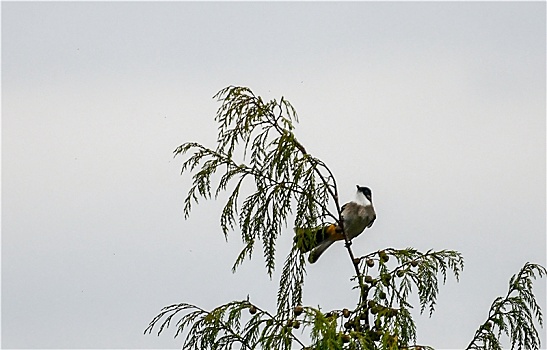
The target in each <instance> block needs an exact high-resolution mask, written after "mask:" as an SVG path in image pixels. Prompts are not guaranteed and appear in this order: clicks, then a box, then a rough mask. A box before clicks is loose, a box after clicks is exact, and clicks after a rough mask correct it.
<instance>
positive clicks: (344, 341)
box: [342, 334, 351, 343]
mask: <svg viewBox="0 0 547 350" xmlns="http://www.w3.org/2000/svg"><path fill="white" fill-rule="evenodd" d="M350 340H351V339H350V337H349V334H344V335H342V342H343V343H349V341H350Z"/></svg>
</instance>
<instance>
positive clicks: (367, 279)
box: [365, 275, 374, 283]
mask: <svg viewBox="0 0 547 350" xmlns="http://www.w3.org/2000/svg"><path fill="white" fill-rule="evenodd" d="M373 280H374V279H373V278H372V276H370V275H367V276H365V282H367V283H372V281H373Z"/></svg>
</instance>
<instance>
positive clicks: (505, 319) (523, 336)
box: [466, 263, 547, 350]
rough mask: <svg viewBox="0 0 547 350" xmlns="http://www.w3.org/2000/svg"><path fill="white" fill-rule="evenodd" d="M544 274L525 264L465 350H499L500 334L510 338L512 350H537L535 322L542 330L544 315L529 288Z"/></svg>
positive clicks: (544, 270)
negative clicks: (515, 349)
mask: <svg viewBox="0 0 547 350" xmlns="http://www.w3.org/2000/svg"><path fill="white" fill-rule="evenodd" d="M545 274H547V270H546V269H545V268H544V267H543V266H540V265H537V264H531V263H526V264H525V265H524V266H523V268H522V269H521V270H520V271H519V273H518V274H516V275H513V277H511V280H510V281H509V290H508V291H507V294H506V295H505V297H498V298H496V299H495V300H494V302H493V303H492V305H491V307H490V311H489V312H488V318H487V319H486V321H485V322H484V323H483V324H482V325H481V326H480V327H479V329H478V330H477V331H476V332H475V336H474V337H473V339H472V340H471V342H470V343H469V345H467V348H466V349H469V350H471V349H475V350H489V349H493V350H501V349H502V348H503V347H502V345H501V341H500V336H501V334H502V333H503V334H505V335H506V336H508V337H509V339H510V341H511V349H514V348H518V349H522V348H524V349H539V346H540V337H539V333H538V331H537V329H536V327H535V323H534V321H537V322H538V323H539V325H540V326H543V314H542V312H541V308H540V306H539V304H538V302H537V300H536V298H535V296H534V293H533V290H532V288H533V281H534V280H535V279H536V278H537V277H538V276H539V277H542V276H543V275H545ZM496 330H497V332H496Z"/></svg>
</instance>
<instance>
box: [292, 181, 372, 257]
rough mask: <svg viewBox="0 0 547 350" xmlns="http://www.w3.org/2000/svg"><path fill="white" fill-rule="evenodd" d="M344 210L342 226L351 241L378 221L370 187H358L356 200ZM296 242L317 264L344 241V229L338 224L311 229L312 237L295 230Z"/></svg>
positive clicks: (345, 206) (343, 207) (304, 231)
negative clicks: (329, 250) (325, 254)
mask: <svg viewBox="0 0 547 350" xmlns="http://www.w3.org/2000/svg"><path fill="white" fill-rule="evenodd" d="M341 210H342V215H341V216H342V224H343V226H344V231H345V232H346V235H347V237H348V240H349V241H351V240H352V239H354V238H355V237H357V236H359V235H360V234H361V233H362V232H363V231H364V230H365V229H366V228H370V227H371V226H372V224H373V223H374V221H375V220H376V212H375V211H374V206H373V204H372V191H371V190H370V188H368V187H361V186H359V185H357V193H356V195H355V200H354V201H351V202H348V203H346V204H344V205H343V206H342V208H341ZM294 231H295V233H296V235H295V237H294V241H295V243H296V245H297V247H298V248H299V249H300V251H301V252H302V253H306V252H310V255H309V257H308V261H309V262H310V264H313V263H315V262H317V260H318V259H319V257H320V256H321V255H322V254H323V253H324V252H325V250H327V248H329V247H330V246H331V245H332V244H333V243H334V242H336V241H343V240H344V234H343V232H342V228H341V227H340V226H339V225H337V224H327V225H323V226H320V227H317V228H313V229H311V235H310V234H309V233H308V234H307V233H306V232H310V230H304V229H301V228H295V229H294Z"/></svg>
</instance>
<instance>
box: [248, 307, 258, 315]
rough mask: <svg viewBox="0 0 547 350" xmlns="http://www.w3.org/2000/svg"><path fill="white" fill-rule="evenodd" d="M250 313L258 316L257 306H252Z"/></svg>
mask: <svg viewBox="0 0 547 350" xmlns="http://www.w3.org/2000/svg"><path fill="white" fill-rule="evenodd" d="M249 313H250V314H251V315H254V314H256V306H254V305H251V306H250V307H249Z"/></svg>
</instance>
